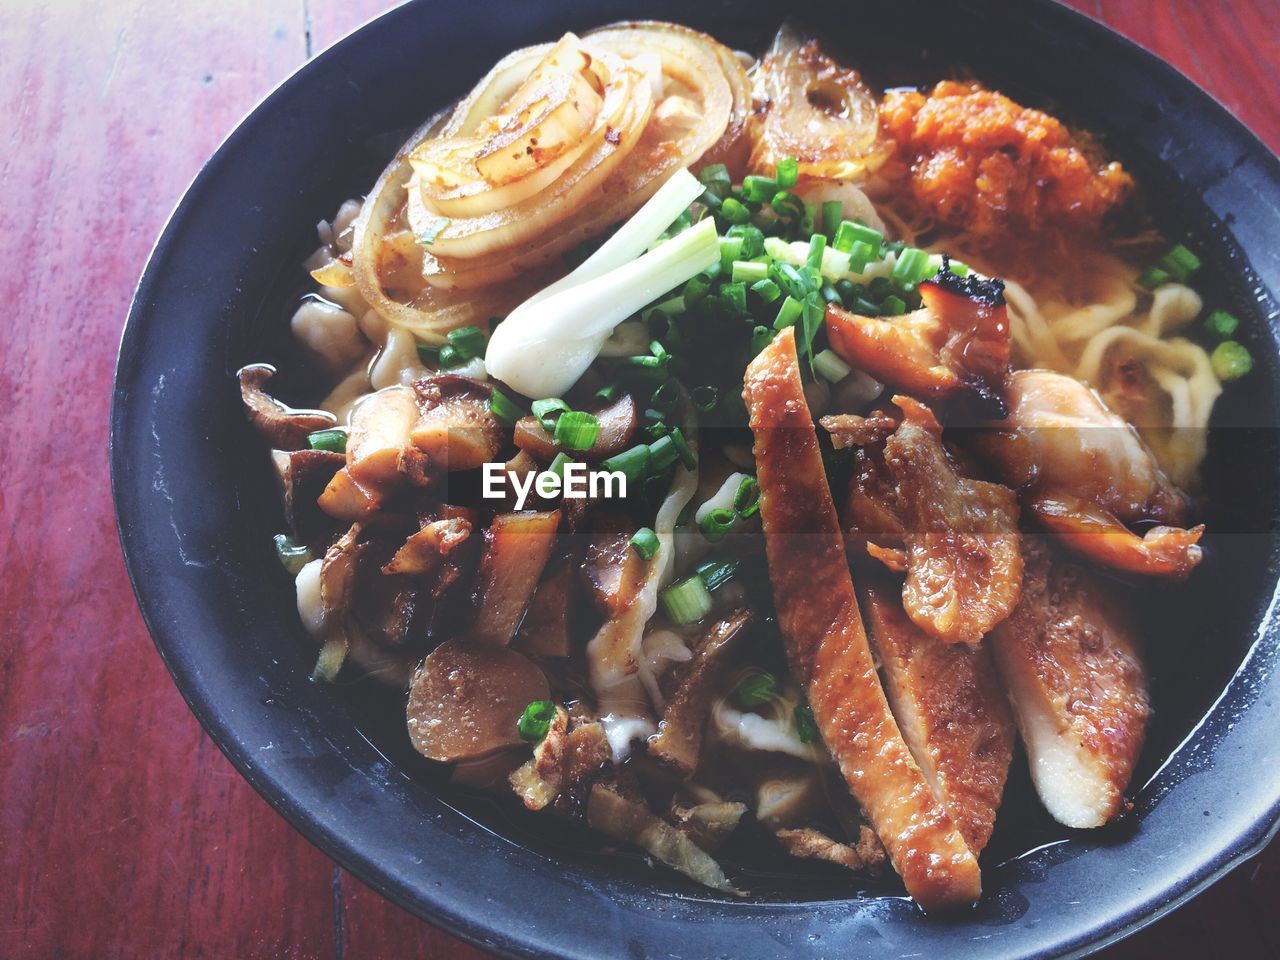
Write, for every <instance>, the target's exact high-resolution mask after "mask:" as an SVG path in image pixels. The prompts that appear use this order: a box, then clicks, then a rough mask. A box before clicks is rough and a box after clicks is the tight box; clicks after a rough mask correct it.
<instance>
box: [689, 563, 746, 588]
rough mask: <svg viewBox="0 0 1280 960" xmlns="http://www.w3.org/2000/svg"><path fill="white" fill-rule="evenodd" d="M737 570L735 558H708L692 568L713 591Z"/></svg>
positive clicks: (721, 585)
mask: <svg viewBox="0 0 1280 960" xmlns="http://www.w3.org/2000/svg"><path fill="white" fill-rule="evenodd" d="M737 572H738V561H737V560H708V561H706V562H705V563H700V564H698V566H697V567H695V568H694V573H696V574H697V575H698V576H699V577H700V578H701V580H702V582H703V583H704V584H706V587H707V589H708V590H710V591H712V592H714V591H716V590H719V589H720V588H721V587H723V586H724V585H725V584H726V583H728V582H729V580H730V579H732V577H733V575H734V574H735V573H737Z"/></svg>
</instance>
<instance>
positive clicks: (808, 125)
mask: <svg viewBox="0 0 1280 960" xmlns="http://www.w3.org/2000/svg"><path fill="white" fill-rule="evenodd" d="M755 80H756V99H757V101H759V102H760V103H761V104H762V105H763V108H764V110H765V116H764V121H763V123H762V124H761V125H760V129H759V131H758V133H757V135H756V142H755V144H754V147H753V149H752V151H751V159H750V163H749V165H750V167H751V169H752V170H757V171H761V172H765V173H772V172H773V170H774V169H775V168H776V167H777V164H778V161H779V160H781V159H782V158H784V157H794V158H795V159H796V160H797V161H799V167H800V175H801V176H802V177H813V178H816V179H820V180H857V179H861V178H862V177H865V176H866V175H867V174H868V173H870V172H872V171H874V170H876V169H877V168H878V167H879V166H880V165H881V164H883V163H884V161H885V160H886V159H888V156H889V149H888V145H887V144H886V143H884V142H883V141H882V140H881V139H880V120H879V115H878V112H877V109H876V102H875V97H874V96H873V95H872V93H871V90H870V89H869V88H868V87H867V86H866V84H864V83H863V82H862V79H861V77H860V76H859V75H858V73H857V71H855V70H850V69H847V68H845V67H842V66H840V65H839V64H838V63H836V62H835V61H834V60H832V59H831V58H830V57H828V56H827V55H826V54H824V53H823V52H822V50H821V49H820V48H819V47H818V44H817V41H814V40H810V41H808V42H804V41H803V40H802V38H801V37H800V36H799V35H798V34H796V33H795V32H794V31H793V30H791V29H790V28H789V27H785V26H784V27H783V28H782V29H781V30H779V31H778V35H777V37H776V38H775V39H774V42H773V47H772V48H771V49H770V50H769V53H768V55H767V56H765V58H764V60H763V61H761V63H760V65H759V68H758V69H757V71H756V77H755Z"/></svg>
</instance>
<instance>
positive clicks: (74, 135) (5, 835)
mask: <svg viewBox="0 0 1280 960" xmlns="http://www.w3.org/2000/svg"><path fill="white" fill-rule="evenodd" d="M450 2H452V0H450ZM385 5H386V4H385V2H379V0H341V2H339V0H219V2H217V3H214V2H210V0H199V2H191V3H182V2H180V0H99V2H91V0H6V2H5V3H4V6H3V11H0V144H3V151H2V152H0V199H2V202H0V262H2V263H3V267H0V303H3V304H5V305H6V314H7V315H6V317H5V320H4V322H3V324H2V325H0V390H2V391H3V395H4V397H5V399H6V402H5V403H4V404H3V405H2V406H0V438H2V442H3V444H4V451H3V454H0V523H2V527H0V528H2V529H3V530H4V531H5V533H6V535H7V543H6V544H5V547H4V554H3V576H0V877H3V878H4V879H3V880H2V881H0V956H2V957H6V958H9V957H38V958H49V957H61V958H72V960H79V958H86V960H87V958H92V960H105V958H115V957H119V958H138V957H144V958H149V957H156V958H186V957H203V958H286V957H289V958H293V957H296V958H308V960H310V958H317V960H320V958H343V957H345V958H362V960H363V958H382V957H387V958H403V957H415V956H417V957H438V958H451V960H461V958H474V957H482V956H485V954H483V953H481V952H480V951H477V950H475V949H473V948H470V947H468V946H466V945H464V944H462V943H460V942H458V941H456V940H454V939H452V938H451V937H449V936H447V935H446V934H444V933H441V932H439V931H437V930H435V929H434V928H432V927H431V926H429V925H428V924H425V923H423V922H421V921H419V920H417V919H415V918H413V917H411V916H410V915H409V914H407V913H405V912H404V911H402V910H400V909H399V908H397V907H395V906H393V905H392V904H390V903H389V902H388V901H386V900H384V899H382V898H381V897H380V896H378V895H377V894H375V893H373V892H372V891H370V890H369V889H367V888H365V887H364V886H362V885H361V884H360V883H359V882H358V881H356V880H355V879H353V878H352V877H351V876H349V875H348V874H346V873H345V872H344V871H342V870H341V869H340V868H338V867H337V866H335V865H334V864H333V863H332V862H331V861H330V860H328V859H327V858H326V857H325V856H324V855H323V854H321V853H320V852H319V851H317V850H316V849H315V848H313V847H312V846H311V845H310V844H309V843H307V841H305V840H304V839H303V838H302V837H301V836H300V835H299V834H297V833H295V832H294V831H293V830H292V829H291V828H290V827H289V826H288V825H286V824H285V822H284V821H283V820H281V819H280V818H279V817H278V816H277V815H276V814H275V813H274V812H273V811H272V810H271V809H270V808H269V807H268V806H267V805H266V803H265V802H263V801H262V800H261V799H259V797H258V796H257V795H256V794H255V793H254V792H253V790H252V789H251V788H250V787H249V786H248V784H247V783H245V782H244V781H243V780H242V779H241V778H240V777H239V776H238V775H237V774H236V773H235V772H234V771H233V770H232V768H231V766H230V764H228V763H227V761H226V760H225V759H224V758H223V757H222V755H221V754H220V753H219V752H218V750H217V749H216V748H215V747H214V746H213V744H212V743H211V742H210V741H209V740H208V738H207V737H206V736H205V735H204V733H203V732H202V731H201V729H200V727H199V725H198V724H197V723H196V721H195V719H194V718H193V717H192V716H191V714H190V713H189V712H188V710H187V708H186V705H185V704H184V703H183V701H182V699H181V697H180V696H179V695H178V693H177V690H176V689H175V688H174V686H173V684H172V683H171V682H170V680H169V677H168V675H167V674H166V673H165V670H164V668H163V666H162V665H161V663H160V660H159V658H158V657H157V656H156V655H155V652H154V649H153V648H152V645H151V642H150V640H149V638H148V636H147V633H146V631H145V629H144V628H143V625H142V622H141V619H140V617H139V615H138V612H137V609H136V608H135V606H134V601H133V596H132V594H131V592H130V589H129V585H128V581H127V578H126V576H125V572H124V567H123V563H122V561H121V558H120V551H119V546H118V543H117V540H116V534H115V529H114V526H113V520H112V510H111V495H110V489H109V483H108V476H107V459H106V434H107V410H108V403H109V397H110V388H111V374H112V367H113V363H114V359H115V351H116V346H117V343H118V340H119V336H120V330H121V327H122V324H123V322H124V316H125V312H126V310H127V307H128V303H129V298H130V295H131V293H132V291H133V287H134V284H135V283H136V281H137V277H138V275H139V273H140V271H141V268H142V264H143V261H144V259H145V257H146V254H147V252H148V250H149V249H150V246H151V244H152V242H153V241H154V239H155V237H156V236H157V234H158V233H159V231H160V228H161V226H162V225H163V223H164V220H165V217H166V216H167V215H168V213H169V211H170V210H171V208H172V207H173V205H174V203H175V202H176V201H177V199H178V198H179V196H180V195H181V193H182V190H183V189H184V187H185V186H186V185H187V183H188V182H189V181H190V180H191V178H192V176H193V175H194V174H195V172H196V170H197V169H198V168H199V166H200V164H201V163H202V161H203V160H204V159H205V158H206V157H207V156H208V155H209V154H210V153H211V152H212V151H213V149H214V147H215V146H216V145H217V144H218V142H219V141H220V140H221V139H222V137H223V136H224V135H225V134H226V133H227V132H228V131H229V130H231V128H232V127H233V126H234V125H235V123H236V122H237V121H238V120H239V119H240V117H241V116H242V115H243V114H244V113H245V112H246V111H247V110H248V109H249V108H250V107H252V106H253V104H254V103H255V102H256V101H257V100H259V99H260V98H261V97H262V96H263V95H264V94H265V93H266V92H267V91H268V90H270V89H271V87H272V86H273V85H274V84H275V83H276V82H278V81H279V80H281V79H282V78H284V77H285V76H287V75H288V74H289V73H290V72H291V71H293V70H294V69H295V68H296V67H297V66H298V65H299V64H300V63H302V62H303V61H304V60H305V59H306V58H307V57H309V56H311V55H313V54H314V53H315V52H316V51H319V50H321V49H323V48H324V47H326V46H328V45H329V44H331V43H332V42H334V41H335V40H337V39H338V38H339V37H341V36H342V35H344V34H345V33H347V32H349V31H350V30H352V29H353V28H354V27H356V26H358V25H359V24H360V23H361V22H363V21H364V20H366V19H368V18H369V17H371V16H373V15H375V14H376V13H378V12H380V10H381V9H382V8H384V7H385ZM1076 5H1077V6H1079V7H1080V8H1082V9H1083V10H1084V11H1085V12H1086V13H1088V14H1090V15H1091V16H1094V17H1096V18H1098V19H1100V20H1103V21H1105V22H1107V23H1109V24H1111V25H1112V26H1113V27H1115V28H1116V29H1118V30H1120V31H1121V32H1122V33H1125V34H1127V35H1128V36H1130V37H1132V38H1133V39H1134V40H1136V41H1137V42H1138V43H1140V44H1142V45H1144V46H1146V47H1148V48H1149V49H1151V50H1154V51H1155V52H1156V53H1158V54H1159V55H1161V56H1162V57H1164V58H1166V59H1167V60H1169V61H1170V62H1172V63H1173V64H1174V65H1175V66H1177V67H1178V68H1179V69H1181V70H1182V71H1184V72H1185V73H1186V74H1187V75H1188V76H1190V77H1191V78H1192V79H1193V80H1195V81H1196V82H1197V83H1199V84H1200V85H1201V86H1203V87H1205V88H1206V89H1207V90H1208V91H1209V92H1210V93H1212V94H1213V95H1214V96H1216V97H1217V98H1218V99H1219V100H1220V101H1221V102H1222V103H1224V104H1225V105H1226V106H1227V107H1228V108H1229V109H1231V110H1232V111H1234V112H1235V113H1236V115H1237V116H1239V117H1240V118H1241V119H1242V120H1243V121H1244V122H1245V123H1246V124H1248V125H1249V126H1250V127H1252V129H1253V130H1254V131H1255V132H1256V133H1257V134H1258V135H1259V136H1260V137H1261V138H1262V139H1263V140H1264V141H1265V142H1266V143H1268V144H1269V145H1270V146H1271V147H1272V149H1280V111H1278V110H1277V109H1276V106H1275V104H1276V102H1277V100H1278V99H1280V74H1278V73H1277V63H1280V26H1278V24H1280V10H1278V9H1277V6H1276V2H1275V0H1220V2H1214V3H1196V2H1192V0H1173V2H1164V3H1160V4H1151V3H1149V2H1146V0H1077V2H1076ZM322 212H323V211H319V212H318V213H322ZM1267 775H1271V776H1274V775H1275V774H1274V771H1268V772H1267ZM1188 842H1194V839H1193V838H1188ZM1278 906H1280V845H1277V844H1273V845H1272V847H1271V848H1270V850H1268V851H1267V852H1266V853H1265V854H1264V855H1263V856H1261V857H1260V858H1258V859H1257V860H1255V861H1253V862H1251V863H1246V864H1245V865H1243V866H1241V867H1240V868H1239V869H1237V870H1236V871H1235V872H1234V873H1232V874H1231V875H1230V876H1228V877H1226V878H1224V879H1223V880H1222V881H1221V882H1219V883H1218V884H1217V885H1216V886H1214V887H1213V888H1212V889H1210V890H1209V891H1208V892H1206V893H1205V894H1203V895H1202V896H1201V897H1199V898H1198V899H1197V900H1195V901H1193V902H1192V903H1190V904H1188V905H1186V906H1184V907H1183V908H1182V909H1180V910H1178V911H1177V912H1176V913H1174V914H1173V915H1171V916H1169V917H1168V918H1166V919H1164V920H1162V921H1160V922H1159V923H1157V924H1155V925H1153V926H1152V927H1150V928H1148V929H1146V930H1144V931H1142V932H1141V933H1139V934H1138V935H1136V936H1135V937H1133V938H1132V939H1130V940H1129V941H1127V942H1125V943H1123V944H1121V945H1118V946H1116V947H1113V948H1111V949H1110V950H1108V951H1106V952H1105V954H1104V956H1105V957H1107V958H1109V960H1122V958H1140V957H1161V958H1167V960H1183V958H1224V960H1225V958H1233V960H1251V958H1262V957H1277V956H1280V919H1278V916H1280V910H1277V907H1278Z"/></svg>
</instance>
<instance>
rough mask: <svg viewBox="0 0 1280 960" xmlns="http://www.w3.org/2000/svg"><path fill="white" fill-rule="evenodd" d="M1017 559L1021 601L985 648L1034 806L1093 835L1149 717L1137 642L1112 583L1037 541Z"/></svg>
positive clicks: (1123, 783) (1115, 805)
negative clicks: (1022, 748) (1012, 723)
mask: <svg viewBox="0 0 1280 960" xmlns="http://www.w3.org/2000/svg"><path fill="white" fill-rule="evenodd" d="M1025 554H1026V573H1025V577H1024V584H1023V590H1022V600H1021V602H1020V603H1019V604H1018V607H1017V609H1016V610H1014V612H1013V615H1012V616H1010V617H1009V619H1008V620H1006V621H1005V622H1004V623H1002V624H1001V625H1000V626H999V627H997V628H996V629H995V630H994V631H993V632H992V633H991V635H990V636H989V637H988V638H987V642H988V643H989V644H990V645H991V651H992V654H993V655H994V658H995V661H996V665H997V667H998V668H999V671H1000V676H1001V678H1002V679H1003V681H1004V685H1005V689H1006V690H1007V691H1008V693H1009V700H1010V703H1011V704H1012V706H1013V711H1014V715H1015V716H1016V718H1017V723H1018V729H1019V731H1020V732H1021V734H1022V741H1023V743H1024V744H1025V745H1026V749H1027V757H1028V760H1029V761H1030V764H1031V777H1032V779H1033V780H1034V781H1035V785H1036V791H1037V792H1038V793H1039V794H1040V799H1041V801H1043V803H1044V805H1045V807H1046V808H1047V809H1048V810H1049V812H1050V813H1051V814H1053V816H1054V818H1055V819H1057V820H1058V821H1059V822H1061V823H1063V824H1065V825H1067V826H1069V827H1098V826H1101V825H1102V824H1104V823H1106V822H1107V821H1108V820H1111V819H1113V818H1114V817H1115V816H1116V815H1117V814H1118V813H1120V811H1121V809H1122V807H1123V805H1124V791H1125V789H1126V787H1127V786H1128V784H1129V778H1130V777H1131V776H1132V775H1133V767H1134V764H1135V763H1136V762H1137V759H1138V754H1139V752H1140V751H1141V749H1142V741H1143V736H1144V733H1145V729H1146V723H1147V717H1148V716H1149V714H1150V712H1151V708H1150V703H1149V700H1148V697H1147V676H1146V672H1145V670H1144V669H1143V665H1142V658H1141V653H1140V650H1139V641H1138V636H1137V634H1136V632H1135V630H1134V627H1133V624H1132V622H1131V621H1130V619H1129V617H1128V616H1127V614H1126V611H1125V610H1124V608H1123V606H1122V605H1121V604H1120V603H1119V602H1118V600H1117V598H1116V597H1115V596H1114V595H1113V594H1112V592H1111V590H1112V587H1111V586H1110V585H1108V584H1105V583H1103V582H1102V581H1101V580H1100V579H1099V578H1098V577H1096V576H1095V575H1093V574H1092V573H1090V572H1089V571H1088V570H1085V569H1084V568H1083V567H1081V566H1080V565H1079V564H1077V563H1074V562H1072V561H1070V560H1068V559H1066V558H1064V557H1062V556H1059V555H1057V554H1055V553H1053V552H1052V551H1051V549H1050V548H1049V547H1048V545H1046V544H1045V543H1043V542H1041V541H1040V540H1039V539H1037V538H1034V537H1027V538H1026V544H1025Z"/></svg>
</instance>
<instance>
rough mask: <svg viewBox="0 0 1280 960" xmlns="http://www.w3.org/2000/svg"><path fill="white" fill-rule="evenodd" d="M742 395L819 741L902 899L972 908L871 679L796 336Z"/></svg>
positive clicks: (794, 659) (781, 614)
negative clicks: (900, 885)
mask: <svg viewBox="0 0 1280 960" xmlns="http://www.w3.org/2000/svg"><path fill="white" fill-rule="evenodd" d="M743 396H744V400H745V401H746V405H747V410H748V413H749V416H750V423H751V429H752V432H753V433H754V434H755V448H754V451H755V458H756V467H757V479H758V480H759V483H760V490H761V496H760V514H761V517H762V521H763V526H764V533H765V546H766V551H767V554H768V560H769V570H770V574H771V577H772V580H773V587H774V600H775V603H776V606H777V612H778V623H779V626H780V627H781V630H782V635H783V638H784V640H785V642H786V646H787V653H788V656H789V658H790V661H791V664H792V669H793V671H794V672H795V674H796V676H797V677H798V678H799V679H800V680H801V681H802V682H803V683H804V685H805V688H806V690H807V692H808V695H809V702H810V704H811V706H812V707H813V713H814V718H815V720H816V721H817V725H818V729H819V732H820V733H821V735H822V738H823V740H824V741H825V742H826V745H827V747H828V749H829V750H830V751H831V754H832V756H833V757H834V758H835V760H836V762H837V763H838V764H839V766H840V770H841V772H842V773H843V774H844V777H845V779H846V781H847V782H848V784H849V787H850V789H851V790H852V792H853V794H854V796H855V797H856V798H857V800H858V802H859V803H860V804H861V805H862V807H863V809H864V810H865V811H866V812H867V815H868V817H869V818H870V820H871V823H872V826H873V827H874V828H875V831H876V833H877V834H879V836H880V839H881V840H882V841H883V842H884V845H885V848H886V849H887V850H888V852H889V856H890V858H891V859H892V861H893V865H894V868H895V869H896V870H897V871H898V873H899V874H900V875H901V877H902V879H903V882H904V884H905V885H906V888H907V891H908V892H909V893H910V894H911V895H912V896H913V897H914V898H915V899H916V901H917V902H918V903H919V904H920V905H921V906H922V907H924V908H925V909H939V908H944V907H949V906H956V905H959V904H966V903H972V902H973V901H975V900H977V898H978V896H979V895H980V893H981V877H980V875H979V871H978V862H977V860H976V858H975V857H974V856H973V854H972V853H971V852H970V851H969V848H968V847H967V846H965V842H964V838H963V837H962V836H961V834H960V831H959V830H958V829H956V825H955V823H954V822H953V821H952V820H951V818H950V816H949V815H948V814H947V812H946V809H945V808H944V807H943V805H942V804H940V803H939V802H938V801H937V800H936V798H935V797H934V795H933V792H932V790H931V789H930V788H929V784H928V782H927V781H926V780H925V779H924V776H923V774H922V773H921V772H920V768H919V767H918V766H917V765H916V763H915V761H914V760H913V759H912V757H911V751H910V750H909V749H908V747H907V745H906V742H905V741H904V740H903V738H902V734H901V732H900V731H899V729H898V725H897V723H896V722H895V721H894V719H893V715H892V713H891V712H890V710H889V703H888V701H887V700H886V699H885V695H884V691H883V690H882V689H881V687H880V680H879V678H878V677H877V675H876V668H875V663H874V662H873V660H872V657H871V650H870V647H869V646H868V644H867V636H866V633H865V632H864V630H863V626H862V617H861V614H860V613H859V611H858V601H857V599H856V597H855V596H854V591H853V581H852V578H851V577H850V575H849V566H848V563H847V562H846V560H845V552H844V540H843V536H842V534H841V532H840V526H839V523H838V521H837V519H836V510H835V504H834V503H833V502H832V500H831V492H830V490H829V489H828V487H827V479H826V472H825V470H824V468H823V464H822V455H821V453H820V451H819V449H818V437H817V432H816V431H815V430H814V426H813V422H812V420H811V419H810V417H809V408H808V406H807V405H806V403H805V399H804V389H803V384H802V382H801V379H800V366H799V363H798V360H797V356H796V345H795V334H794V331H793V330H792V329H790V328H788V329H786V330H783V331H782V332H781V333H780V334H779V335H778V336H777V337H775V338H774V341H773V342H772V343H771V344H770V345H769V346H768V347H766V348H765V349H764V350H763V351H762V352H761V353H760V354H759V355H758V356H757V357H756V358H755V359H754V360H753V361H752V362H751V364H750V366H748V368H747V373H746V378H745V382H744V390H743Z"/></svg>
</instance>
